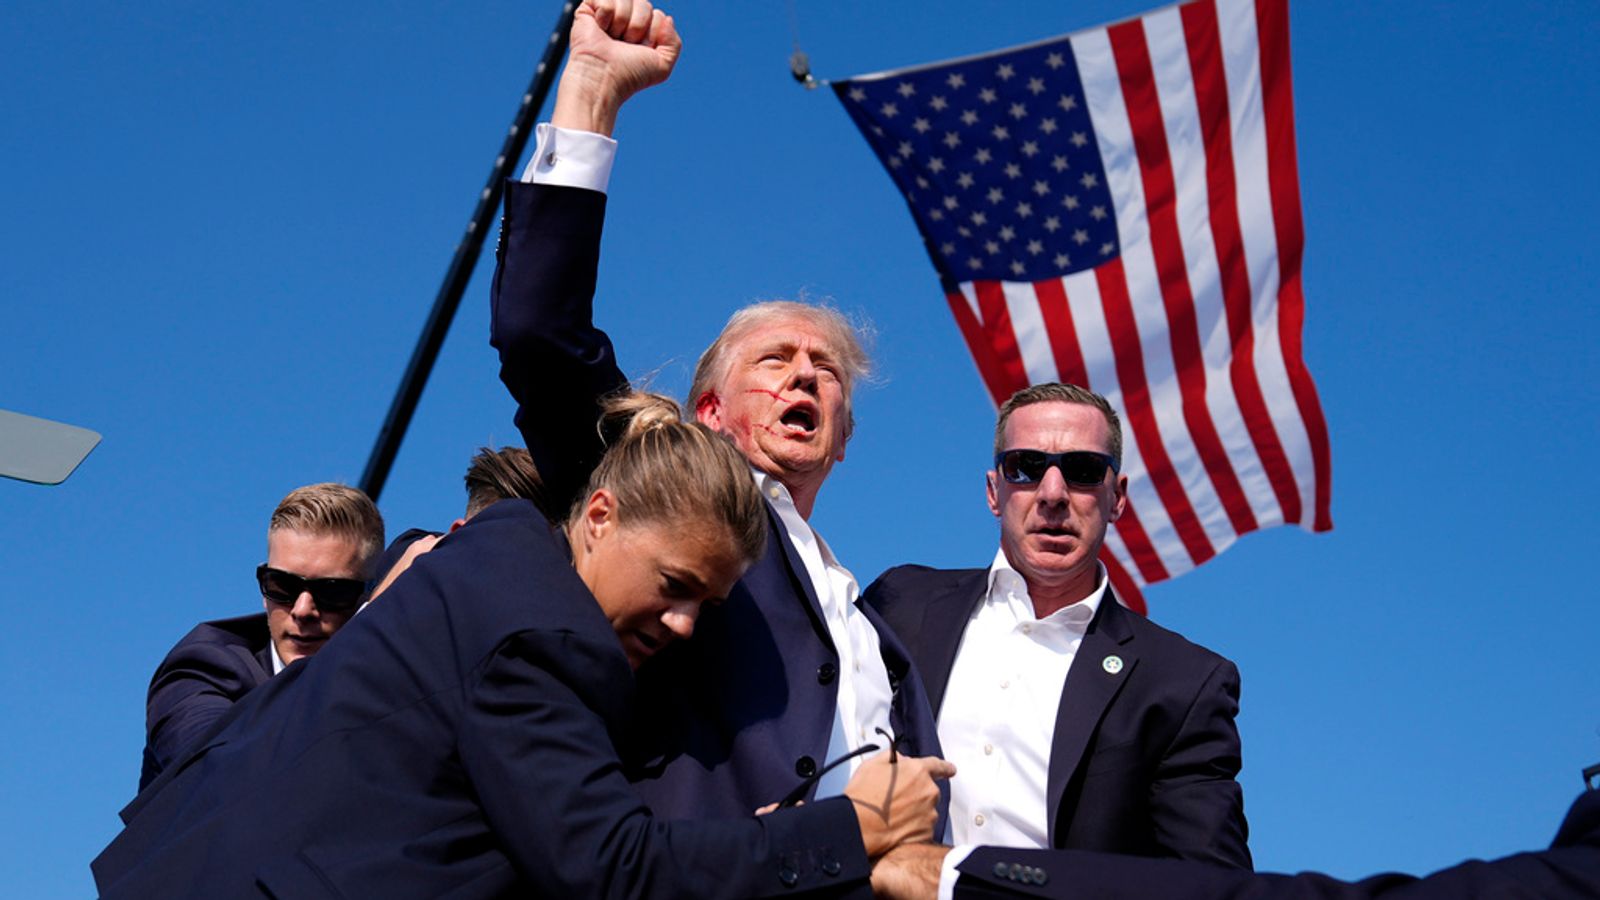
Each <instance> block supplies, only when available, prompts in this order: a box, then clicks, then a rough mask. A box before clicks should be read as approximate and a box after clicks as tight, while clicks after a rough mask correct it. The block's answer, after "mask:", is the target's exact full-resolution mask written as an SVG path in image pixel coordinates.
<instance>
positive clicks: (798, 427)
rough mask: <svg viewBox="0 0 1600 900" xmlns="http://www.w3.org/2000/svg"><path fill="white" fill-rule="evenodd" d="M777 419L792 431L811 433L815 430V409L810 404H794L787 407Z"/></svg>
mask: <svg viewBox="0 0 1600 900" xmlns="http://www.w3.org/2000/svg"><path fill="white" fill-rule="evenodd" d="M778 421H780V422H782V423H783V424H784V426H785V427H787V428H790V429H792V430H794V431H799V432H803V433H805V434H811V433H813V432H815V431H816V430H817V411H816V410H815V409H813V408H811V407H810V406H806V405H803V404H796V405H794V406H791V407H789V409H788V410H786V411H785V412H784V414H783V417H782V418H780V419H779V420H778Z"/></svg>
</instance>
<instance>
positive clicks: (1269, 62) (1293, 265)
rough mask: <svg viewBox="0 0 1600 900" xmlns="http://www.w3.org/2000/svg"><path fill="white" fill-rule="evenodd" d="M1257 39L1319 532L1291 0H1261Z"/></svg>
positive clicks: (1283, 314)
mask: <svg viewBox="0 0 1600 900" xmlns="http://www.w3.org/2000/svg"><path fill="white" fill-rule="evenodd" d="M1256 44H1257V46H1259V47H1260V48H1261V86H1262V87H1261V90H1262V104H1261V105H1262V114H1263V116H1264V117H1265V118H1266V131H1267V183H1268V184H1269V185H1270V186H1271V190H1272V219H1273V223H1274V224H1275V225H1276V227H1277V233H1278V271H1279V273H1280V277H1281V283H1280V284H1279V287H1278V341H1279V343H1280V344H1281V345H1282V347H1283V363H1284V368H1285V369H1286V370H1287V371H1288V374H1289V387H1290V389H1291V390H1292V391H1293V392H1294V399H1295V404H1296V405H1297V406H1298V407H1299V409H1300V421H1302V422H1304V423H1305V428H1306V437H1307V438H1308V439H1309V440H1310V442H1311V465H1312V471H1313V472H1314V473H1315V477H1316V487H1315V492H1316V493H1315V496H1316V513H1315V517H1314V519H1313V520H1312V530H1313V531H1327V530H1328V529H1330V528H1332V527H1333V518H1332V516H1331V514H1330V512H1329V508H1328V507H1329V500H1330V496H1331V492H1332V473H1331V466H1330V464H1329V461H1328V423H1327V421H1326V420H1324V419H1323V417H1322V403H1321V402H1320V401H1319V400H1318V399H1317V389H1316V385H1315V384H1313V383H1312V381H1311V373H1310V372H1309V371H1307V369H1306V364H1305V358H1304V355H1303V353H1302V351H1303V347H1302V345H1301V327H1302V326H1303V325H1304V323H1305V297H1304V296H1302V295H1301V293H1300V257H1301V254H1302V253H1303V252H1304V250H1305V232H1304V230H1303V227H1302V222H1301V218H1300V169H1299V164H1298V163H1297V162H1296V161H1295V143H1294V85H1293V83H1292V80H1291V75H1290V73H1289V8H1288V3H1287V2H1286V0H1256ZM1297 521H1299V520H1297Z"/></svg>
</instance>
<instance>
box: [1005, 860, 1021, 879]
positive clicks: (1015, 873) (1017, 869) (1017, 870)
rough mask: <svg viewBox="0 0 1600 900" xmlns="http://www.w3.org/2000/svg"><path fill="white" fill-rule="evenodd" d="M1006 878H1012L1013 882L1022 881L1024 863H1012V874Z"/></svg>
mask: <svg viewBox="0 0 1600 900" xmlns="http://www.w3.org/2000/svg"><path fill="white" fill-rule="evenodd" d="M1006 877H1007V878H1010V879H1011V880H1012V881H1021V880H1022V863H1012V864H1011V871H1010V874H1008V875H1007V876H1006Z"/></svg>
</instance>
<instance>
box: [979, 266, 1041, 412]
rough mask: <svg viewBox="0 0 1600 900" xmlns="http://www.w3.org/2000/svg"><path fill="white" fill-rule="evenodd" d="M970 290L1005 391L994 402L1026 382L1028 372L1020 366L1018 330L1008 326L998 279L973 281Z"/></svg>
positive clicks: (1001, 400)
mask: <svg viewBox="0 0 1600 900" xmlns="http://www.w3.org/2000/svg"><path fill="white" fill-rule="evenodd" d="M972 290H973V292H975V293H976V294H977V295H978V315H979V316H980V317H981V318H982V321H983V334H984V337H986V338H987V339H988V341H989V349H991V350H993V351H994V355H995V359H997V360H999V362H1000V371H999V375H1000V377H1001V378H1002V379H1003V382H1002V384H1001V387H1003V388H1004V389H1005V393H1004V394H1003V395H1000V400H999V401H997V402H1001V403H1003V402H1005V400H1007V399H1008V398H1010V396H1011V395H1012V394H1015V393H1016V392H1017V391H1020V390H1022V389H1023V388H1025V387H1027V386H1028V372H1027V370H1026V369H1024V368H1023V367H1022V350H1021V349H1020V348H1019V347H1018V346H1017V333H1016V332H1015V331H1012V330H1011V310H1010V309H1009V308H1008V307H1007V306H1006V292H1005V288H1003V287H1001V285H1000V282H998V281H974V282H973V283H972Z"/></svg>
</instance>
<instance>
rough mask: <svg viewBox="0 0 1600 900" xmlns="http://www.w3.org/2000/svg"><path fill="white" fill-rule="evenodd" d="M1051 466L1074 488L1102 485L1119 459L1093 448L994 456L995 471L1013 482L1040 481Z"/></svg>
mask: <svg viewBox="0 0 1600 900" xmlns="http://www.w3.org/2000/svg"><path fill="white" fill-rule="evenodd" d="M1051 466H1055V467H1056V468H1058V469H1060V470H1061V477H1062V478H1063V479H1065V480H1066V482H1067V484H1070V485H1073V486H1075V487H1099V486H1100V483H1101V482H1103V481H1104V480H1105V477H1106V470H1107V469H1110V470H1111V471H1113V472H1115V471H1117V461H1116V460H1114V459H1112V458H1111V457H1110V456H1107V455H1106V454H1104V453H1096V452H1094V451H1093V450H1068V451H1066V452H1065V453H1046V452H1044V451H1043V450H1003V451H1001V452H999V453H996V454H995V455H994V468H995V471H997V472H999V473H1000V477H1001V478H1004V479H1005V480H1006V481H1007V482H1009V483H1011V484H1038V483H1039V482H1041V481H1043V480H1044V473H1045V472H1048V471H1050V467H1051Z"/></svg>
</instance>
